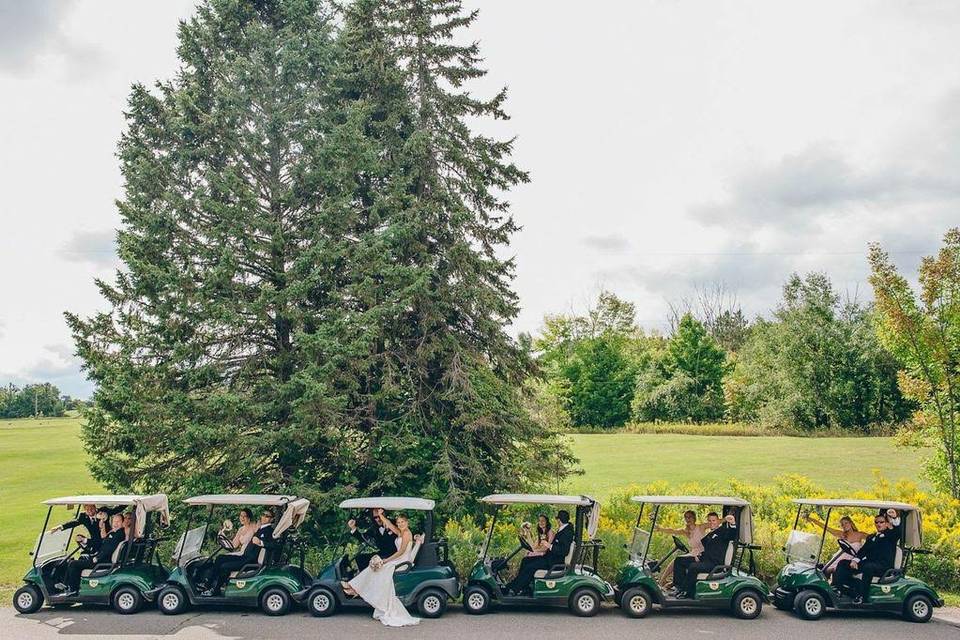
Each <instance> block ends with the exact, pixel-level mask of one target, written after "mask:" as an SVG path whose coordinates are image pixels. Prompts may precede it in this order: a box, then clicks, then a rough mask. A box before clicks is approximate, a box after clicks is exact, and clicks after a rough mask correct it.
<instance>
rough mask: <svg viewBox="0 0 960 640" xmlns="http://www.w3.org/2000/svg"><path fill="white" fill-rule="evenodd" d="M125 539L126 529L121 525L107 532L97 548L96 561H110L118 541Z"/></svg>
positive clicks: (118, 544)
mask: <svg viewBox="0 0 960 640" xmlns="http://www.w3.org/2000/svg"><path fill="white" fill-rule="evenodd" d="M126 539H127V531H126V529H124V528H123V527H120V528H119V529H115V530H113V531H111V532H110V533H108V534H107V537H106V538H104V539H103V540H102V541H101V542H100V548H99V549H98V550H97V557H96V562H97V564H100V563H101V562H111V561H112V560H113V557H112V556H113V552H114V551H116V550H117V547H118V546H120V543H121V542H123V541H124V540H126Z"/></svg>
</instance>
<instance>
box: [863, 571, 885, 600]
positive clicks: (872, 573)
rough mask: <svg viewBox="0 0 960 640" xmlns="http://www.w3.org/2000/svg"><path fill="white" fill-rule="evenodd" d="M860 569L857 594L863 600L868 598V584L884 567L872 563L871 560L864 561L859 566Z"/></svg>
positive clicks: (881, 572) (879, 574)
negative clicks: (860, 574) (860, 575)
mask: <svg viewBox="0 0 960 640" xmlns="http://www.w3.org/2000/svg"><path fill="white" fill-rule="evenodd" d="M860 570H861V572H862V573H863V575H862V577H861V578H860V585H859V586H860V591H859V596H860V597H861V598H862V599H863V601H864V602H867V601H868V600H870V584H871V583H872V582H873V579H874V578H875V577H877V576H882V575H883V572H884V569H883V567H882V566H880V565H878V564H876V563H873V562H864V563H863V564H862V565H861V566H860Z"/></svg>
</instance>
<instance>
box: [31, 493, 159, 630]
mask: <svg viewBox="0 0 960 640" xmlns="http://www.w3.org/2000/svg"><path fill="white" fill-rule="evenodd" d="M43 504H45V505H47V506H48V509H47V518H46V520H44V523H43V529H42V530H41V531H40V537H39V538H38V539H37V544H36V545H35V546H34V548H33V551H31V552H30V555H32V556H33V566H32V567H31V568H30V571H28V572H27V575H25V576H24V578H23V581H24V582H25V583H26V584H24V585H23V586H22V587H20V588H19V589H18V590H17V592H16V593H15V594H14V596H13V606H14V607H15V608H16V609H17V611H19V612H20V613H33V612H35V611H37V610H38V609H39V608H40V607H41V606H43V604H44V602H46V603H47V604H49V605H53V606H61V605H71V604H76V603H85V604H101V605H104V604H109V605H112V606H113V608H114V609H115V610H116V611H118V612H120V613H134V612H136V611H138V610H139V609H140V607H141V606H142V605H143V602H144V600H151V599H152V594H153V589H154V588H155V587H156V585H157V584H160V583H162V582H163V580H165V579H166V577H167V573H168V571H167V570H166V569H165V568H164V567H163V566H162V565H161V564H160V560H159V558H158V557H157V553H156V549H157V543H158V542H159V540H160V538H159V537H158V535H157V526H158V525H159V526H167V525H169V523H170V511H169V509H168V505H167V496H165V495H163V494H156V495H149V496H141V495H81V496H66V497H63V498H52V499H50V500H46V501H44V503H43ZM81 505H96V506H97V507H101V508H103V507H106V508H111V507H113V508H114V511H116V512H119V511H121V510H122V509H123V508H124V507H131V508H132V510H133V514H134V526H133V535H132V537H131V538H130V539H129V540H125V541H123V542H121V543H120V544H119V545H118V546H117V548H116V550H115V551H114V552H113V555H112V556H111V558H110V560H109V561H108V562H101V563H99V564H96V565H94V566H93V567H92V568H89V569H84V570H83V572H82V573H81V577H80V588H79V590H78V591H76V592H75V593H69V592H65V591H63V590H62V589H58V588H57V585H58V583H61V582H63V581H64V576H65V573H66V570H67V565H68V563H69V561H70V560H72V559H73V558H75V557H77V556H78V555H80V554H81V553H85V552H89V553H92V552H94V551H95V550H94V549H88V548H87V545H88V544H89V542H80V541H79V540H78V541H77V543H76V546H75V547H74V548H73V549H72V550H71V549H70V543H71V538H72V537H73V536H72V529H70V528H66V529H63V530H59V531H53V532H50V531H48V530H47V527H48V526H49V525H50V524H51V522H50V518H51V515H52V514H53V509H54V507H57V506H65V507H66V508H67V510H68V511H69V512H70V513H71V514H72V515H73V518H72V520H73V521H74V522H76V521H77V519H78V517H79V515H80V508H81Z"/></svg>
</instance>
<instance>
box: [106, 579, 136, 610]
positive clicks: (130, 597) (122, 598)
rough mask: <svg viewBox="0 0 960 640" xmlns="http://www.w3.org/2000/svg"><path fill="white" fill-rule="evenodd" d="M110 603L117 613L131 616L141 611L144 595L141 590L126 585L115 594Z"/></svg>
mask: <svg viewBox="0 0 960 640" xmlns="http://www.w3.org/2000/svg"><path fill="white" fill-rule="evenodd" d="M110 603H111V604H112V605H113V610H114V611H116V612H117V613H122V614H123V615H130V614H131V613H136V612H137V611H140V608H141V607H142V606H143V594H142V593H140V589H137V588H136V587H134V586H132V585H129V584H125V585H123V586H122V587H120V588H119V589H117V590H116V591H114V592H113V596H112V597H111V598H110Z"/></svg>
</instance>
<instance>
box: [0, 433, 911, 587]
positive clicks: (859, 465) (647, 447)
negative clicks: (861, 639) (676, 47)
mask: <svg viewBox="0 0 960 640" xmlns="http://www.w3.org/2000/svg"><path fill="white" fill-rule="evenodd" d="M79 433H80V420H79V419H78V418H60V419H48V420H32V419H25V420H6V421H0V531H2V532H3V535H0V602H9V597H10V594H11V593H12V591H11V590H12V589H13V588H15V587H16V586H17V585H18V584H19V582H20V578H21V577H22V576H23V574H24V572H25V571H26V569H27V568H28V567H29V566H30V557H29V556H28V555H27V552H28V551H29V550H30V548H31V547H32V545H33V543H34V542H35V540H36V536H37V534H38V533H39V531H40V527H41V525H42V524H43V519H44V517H45V515H46V508H44V507H43V506H42V505H41V504H40V502H41V501H42V500H44V499H46V498H50V497H54V496H59V495H71V494H78V493H85V492H96V491H98V490H100V487H99V486H98V485H97V483H96V482H95V481H93V480H92V479H91V478H90V476H89V474H88V471H87V468H86V464H85V454H84V452H83V448H82V447H81V445H80V440H79ZM571 438H572V440H573V445H574V451H575V452H576V454H577V455H578V456H579V457H580V459H581V464H582V466H583V468H584V469H585V471H586V474H585V475H583V476H579V477H576V478H574V479H572V480H571V481H569V482H568V483H567V486H566V487H564V488H563V489H564V490H565V491H571V492H576V493H590V494H592V495H595V496H598V497H601V498H602V497H605V496H607V495H609V493H610V492H611V491H612V490H614V489H616V488H619V487H623V486H626V485H629V484H633V483H647V482H651V481H655V480H665V481H667V482H670V483H680V482H688V481H711V480H725V479H728V478H730V477H735V478H738V479H741V480H745V481H750V482H765V481H769V480H770V479H772V478H773V477H774V476H777V475H780V474H783V473H802V474H804V475H807V476H809V477H810V478H812V479H814V480H816V481H817V482H818V483H820V484H821V485H823V486H824V487H826V488H837V489H851V490H852V489H859V488H861V487H864V486H869V485H871V484H872V482H873V478H872V471H873V469H874V468H881V467H882V470H883V473H884V475H885V476H886V477H887V478H888V479H889V480H891V481H893V480H898V479H900V478H913V479H916V478H917V477H918V476H919V471H920V457H921V455H922V454H921V453H920V452H917V451H914V450H909V449H898V448H896V447H895V446H894V444H893V442H892V441H891V440H890V439H889V438H810V439H806V438H785V437H736V436H713V437H711V436H692V435H675V434H578V435H573V436H571ZM69 515H70V514H68V513H67V512H66V511H65V510H63V509H57V510H56V511H54V517H53V520H54V521H56V522H60V521H62V520H66V519H67V518H68V516H69Z"/></svg>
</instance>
